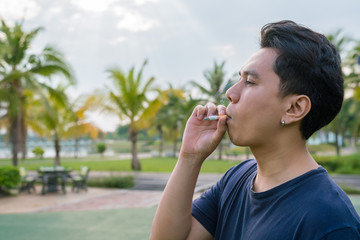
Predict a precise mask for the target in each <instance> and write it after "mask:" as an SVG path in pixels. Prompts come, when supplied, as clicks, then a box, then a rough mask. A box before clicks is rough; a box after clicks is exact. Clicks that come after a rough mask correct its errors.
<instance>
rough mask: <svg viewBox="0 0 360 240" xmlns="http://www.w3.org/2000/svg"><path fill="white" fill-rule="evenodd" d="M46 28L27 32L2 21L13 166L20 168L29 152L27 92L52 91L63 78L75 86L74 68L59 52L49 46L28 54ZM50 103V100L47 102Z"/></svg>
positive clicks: (0, 81)
mask: <svg viewBox="0 0 360 240" xmlns="http://www.w3.org/2000/svg"><path fill="white" fill-rule="evenodd" d="M41 29H42V28H36V29H34V30H32V31H30V32H24V31H23V29H22V24H21V23H15V26H14V27H12V28H10V27H9V26H8V25H7V24H6V23H5V21H4V20H1V27H0V34H1V35H2V37H1V38H0V88H1V89H3V90H6V91H7V92H8V94H9V96H10V97H9V98H8V99H7V102H6V104H7V118H8V134H9V139H10V142H11V145H12V161H13V165H15V166H16V165H17V164H18V152H19V150H20V149H22V151H23V156H24V154H25V149H26V145H25V144H26V133H27V125H26V115H27V113H26V107H25V106H26V102H27V99H26V95H25V94H24V91H26V90H30V91H34V92H38V93H39V94H40V95H41V94H42V92H43V91H51V89H52V88H51V87H50V86H49V85H48V84H47V82H48V81H49V79H50V77H52V76H54V75H57V74H59V73H60V74H62V75H63V76H65V78H66V79H67V80H68V81H69V82H70V83H71V84H73V83H74V79H73V76H72V73H71V72H72V71H71V68H70V66H69V65H68V64H67V63H66V62H65V61H64V57H63V55H62V54H61V53H60V52H59V51H57V50H56V49H55V48H53V47H50V46H46V47H45V48H44V49H43V50H42V52H41V53H39V54H37V55H36V54H28V51H29V49H30V46H31V43H32V41H33V39H34V38H35V37H36V35H37V34H38V33H39V31H40V30H41ZM43 100H44V101H46V99H43Z"/></svg>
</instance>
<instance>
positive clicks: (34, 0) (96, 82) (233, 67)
mask: <svg viewBox="0 0 360 240" xmlns="http://www.w3.org/2000/svg"><path fill="white" fill-rule="evenodd" d="M0 17H1V18H3V19H5V20H6V22H7V23H8V24H13V23H14V22H15V21H19V20H21V19H24V23H23V26H24V28H25V29H26V30H32V29H35V28H37V27H40V26H41V27H43V28H44V30H43V31H41V32H40V33H39V34H38V36H37V38H36V39H35V40H34V43H33V46H32V51H34V52H40V51H41V49H42V48H43V47H44V46H45V45H48V44H49V45H51V46H55V47H56V48H57V49H59V50H60V51H62V52H63V53H64V55H65V58H66V60H67V61H68V62H69V63H70V64H71V66H72V68H73V69H74V73H75V78H76V80H77V84H76V86H74V87H72V88H71V89H70V91H69V94H70V95H71V96H72V97H73V98H75V97H76V96H79V95H81V94H91V93H92V92H93V91H95V89H104V88H105V86H107V87H111V80H110V79H109V76H108V74H107V72H106V70H107V69H109V68H112V67H119V68H121V69H122V70H123V71H128V70H129V69H130V68H131V67H133V66H135V68H136V69H137V70H138V69H139V68H140V67H141V65H142V63H143V62H144V60H145V59H147V60H148V65H147V66H146V67H145V69H144V75H143V77H144V79H143V80H147V79H149V78H150V77H155V79H156V81H155V85H157V86H159V87H162V88H166V87H167V86H168V84H169V83H171V84H172V85H173V86H174V87H180V86H183V85H184V84H185V83H187V82H188V81H190V80H194V81H197V82H199V83H200V84H202V85H206V80H205V78H204V76H203V73H204V71H205V70H210V69H211V68H212V67H213V65H214V61H216V62H217V63H221V62H222V61H225V67H224V69H225V71H226V73H227V75H226V78H230V77H231V76H232V75H233V74H234V73H236V72H238V71H239V70H240V68H241V66H242V65H243V64H244V63H245V62H246V60H247V59H248V58H249V57H250V56H251V55H252V54H253V53H254V52H255V51H256V50H257V49H258V48H259V31H260V29H261V27H262V26H263V25H265V24H267V23H270V22H275V21H279V20H284V19H290V20H293V21H295V22H297V23H300V24H302V25H305V26H307V27H310V28H312V29H313V30H315V31H318V32H321V33H324V34H329V33H333V32H335V31H336V30H338V29H340V28H341V29H343V33H344V34H346V35H349V36H351V37H354V38H357V39H360V27H359V26H360V1H359V0H342V1H332V0H291V1H290V0H287V1H286V0H271V1H269V0H252V1H241V0H232V1H230V0H222V1H219V0H218V1H215V0H11V1H10V0H0ZM90 118H91V121H93V122H94V123H95V124H96V125H98V126H99V127H100V128H102V129H103V130H104V131H112V130H114V129H115V128H116V126H117V125H118V124H119V120H118V119H117V118H116V117H114V116H104V115H99V114H98V113H96V114H92V115H91V116H90Z"/></svg>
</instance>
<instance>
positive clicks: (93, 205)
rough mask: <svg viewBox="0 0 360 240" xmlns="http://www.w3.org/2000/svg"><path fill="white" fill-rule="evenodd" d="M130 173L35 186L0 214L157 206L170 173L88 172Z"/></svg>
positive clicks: (203, 185)
mask: <svg viewBox="0 0 360 240" xmlns="http://www.w3.org/2000/svg"><path fill="white" fill-rule="evenodd" d="M118 174H119V175H129V174H131V175H133V176H134V177H135V187H134V188H133V189H131V190H125V189H122V190H119V189H101V188H89V191H88V192H84V191H80V192H79V193H74V192H71V189H70V187H68V188H67V193H66V194H62V193H48V194H46V195H45V196H43V195H41V194H40V193H41V187H40V186H37V190H36V193H33V194H28V193H27V192H23V193H21V194H19V195H18V196H14V197H2V198H0V214H7V213H28V212H58V211H83V210H105V209H122V208H141V207H153V206H156V205H157V204H158V203H159V201H160V198H161V195H162V191H163V189H164V187H165V185H166V182H167V180H168V179H169V177H170V173H142V172H135V173H110V172H91V173H90V177H100V176H110V175H118ZM221 176H222V174H200V176H199V178H198V182H197V185H196V189H195V194H194V198H196V197H198V196H199V194H200V192H201V191H202V190H204V189H207V188H208V187H210V186H211V185H212V184H214V183H215V182H216V181H217V180H219V179H220V177H221ZM332 178H333V179H334V181H335V182H336V183H338V184H345V185H349V186H352V187H356V188H359V189H360V176H348V175H336V176H332Z"/></svg>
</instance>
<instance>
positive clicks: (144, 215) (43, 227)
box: [0, 208, 156, 240]
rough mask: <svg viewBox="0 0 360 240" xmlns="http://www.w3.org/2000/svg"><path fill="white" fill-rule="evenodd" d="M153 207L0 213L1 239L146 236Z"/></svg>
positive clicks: (109, 239)
mask: <svg viewBox="0 0 360 240" xmlns="http://www.w3.org/2000/svg"><path fill="white" fill-rule="evenodd" d="M155 210H156V208H133V209H116V210H94V211H76V212H45V213H27V214H5V215H0V239H1V240H25V239H26V240H43V239H45V240H60V239H66V240H82V239H86V240H99V239H106V240H115V239H116V240H120V239H121V240H142V239H149V233H150V228H151V222H152V219H153V217H154V214H155Z"/></svg>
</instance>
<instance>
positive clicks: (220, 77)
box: [190, 61, 231, 160]
mask: <svg viewBox="0 0 360 240" xmlns="http://www.w3.org/2000/svg"><path fill="white" fill-rule="evenodd" d="M224 65H225V61H223V62H222V63H221V64H217V63H216V61H215V62H214V67H213V69H211V70H206V71H205V72H204V77H205V79H206V81H207V83H208V85H209V86H208V87H204V86H202V85H200V84H199V83H197V82H195V81H191V82H190V83H191V84H192V85H193V86H195V87H197V88H198V89H199V90H200V91H201V93H203V94H204V95H205V96H206V100H205V101H206V102H208V101H212V102H214V103H215V104H216V105H218V104H223V105H226V104H225V102H226V101H227V99H226V98H225V97H224V93H225V92H226V90H227V89H228V88H230V86H231V80H228V82H227V84H226V85H225V86H223V85H224V83H225V72H224ZM218 153H219V155H218V159H219V160H221V159H222V142H220V144H219V147H218Z"/></svg>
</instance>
